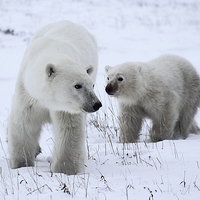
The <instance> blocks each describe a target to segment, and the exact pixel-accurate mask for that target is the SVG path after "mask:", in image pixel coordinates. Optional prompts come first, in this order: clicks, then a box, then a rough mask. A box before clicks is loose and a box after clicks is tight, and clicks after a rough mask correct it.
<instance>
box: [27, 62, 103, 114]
mask: <svg viewBox="0 0 200 200" xmlns="http://www.w3.org/2000/svg"><path fill="white" fill-rule="evenodd" d="M37 65H38V64H37V63H36V66H35V67H30V68H28V69H26V75H25V76H24V77H25V81H24V82H25V88H26V89H27V91H28V92H29V94H30V95H31V97H33V98H34V99H37V100H38V102H39V104H42V105H43V106H44V107H46V108H47V109H50V110H54V111H67V112H69V113H79V112H81V111H83V112H87V113H90V112H95V111H97V110H98V109H99V108H100V107H101V106H102V104H101V102H100V101H99V99H98V98H97V96H96V95H95V93H94V82H93V80H92V79H91V77H90V75H91V74H92V72H93V67H92V66H88V67H83V66H81V67H80V66H79V65H77V64H75V63H73V62H70V61H66V60H64V61H63V62H62V61H59V64H57V63H55V62H54V63H53V62H51V63H47V64H45V63H40V65H42V67H39V68H37V67H38V66H37Z"/></svg>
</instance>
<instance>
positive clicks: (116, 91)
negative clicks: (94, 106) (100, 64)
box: [105, 63, 142, 101]
mask: <svg viewBox="0 0 200 200" xmlns="http://www.w3.org/2000/svg"><path fill="white" fill-rule="evenodd" d="M141 70H142V67H141V66H140V65H138V64H136V63H123V64H120V65H117V66H115V67H110V66H106V67H105V71H106V75H107V85H106V88H105V91H106V92H107V93H108V95H110V96H112V97H117V98H118V99H119V100H123V101H130V100H132V101H133V100H134V98H137V97H138V93H139V90H140V86H141V79H142V77H141Z"/></svg>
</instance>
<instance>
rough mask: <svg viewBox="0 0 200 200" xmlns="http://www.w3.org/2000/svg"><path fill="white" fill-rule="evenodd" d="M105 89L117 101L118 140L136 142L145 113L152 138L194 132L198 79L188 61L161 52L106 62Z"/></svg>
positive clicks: (198, 94)
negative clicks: (117, 62)
mask: <svg viewBox="0 0 200 200" xmlns="http://www.w3.org/2000/svg"><path fill="white" fill-rule="evenodd" d="M105 71H106V74H107V86H106V88H105V90H106V92H107V93H108V94H109V95H110V96H113V97H116V98H117V100H118V104H119V115H120V116H119V128H120V141H121V142H123V143H126V142H127V143H129V142H130V143H131V142H136V141H137V140H138V138H139V133H140V130H141V126H142V122H143V119H144V118H145V117H148V118H150V119H151V120H152V122H153V126H152V129H151V130H150V139H151V140H152V141H153V142H157V141H161V140H165V139H174V138H177V137H178V136H181V137H182V138H187V136H188V134H189V133H190V132H193V133H197V131H198V127H197V125H196V123H195V121H194V116H195V114H196V112H197V109H198V107H199V104H200V79H199V76H198V74H197V72H196V71H195V69H194V68H193V66H192V65H191V64H190V62H189V61H187V60H185V59H184V58H182V57H179V56H175V55H164V56H161V57H159V58H156V59H154V60H151V61H150V62H147V63H142V62H135V63H131V62H129V63H128V62H127V63H123V64H120V65H117V66H115V67H110V66H106V67H105Z"/></svg>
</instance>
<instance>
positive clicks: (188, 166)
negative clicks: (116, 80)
mask: <svg viewBox="0 0 200 200" xmlns="http://www.w3.org/2000/svg"><path fill="white" fill-rule="evenodd" d="M65 19H68V20H71V21H73V22H76V23H79V24H81V25H83V26H84V27H85V28H87V29H88V30H89V31H90V32H91V33H92V34H93V35H94V36H95V37H96V39H97V42H98V46H99V71H98V79H97V83H96V88H95V90H96V92H97V95H98V96H99V98H100V99H101V101H102V103H103V108H101V109H100V111H98V112H97V113H94V114H90V115H88V122H87V128H86V131H87V138H86V148H87V157H88V159H87V161H86V164H85V165H86V167H85V173H83V174H79V175H76V176H67V175H64V174H52V173H51V172H50V164H49V163H48V161H47V158H48V157H49V156H51V151H52V147H53V133H52V130H51V126H45V127H44V129H43V132H42V136H41V141H40V144H41V147H42V154H40V155H39V156H38V157H37V160H36V162H35V167H30V168H20V169H16V170H11V169H10V168H9V167H8V158H9V155H8V151H7V142H6V127H7V119H8V115H9V112H10V107H11V102H12V95H13V93H14V87H15V81H16V77H17V74H18V70H19V67H20V63H21V60H22V56H23V53H24V51H25V48H26V46H27V44H28V42H29V41H30V38H31V37H32V35H33V34H34V32H35V31H36V30H37V29H39V28H41V27H43V26H44V25H46V24H49V23H51V22H56V21H59V20H65ZM165 53H170V54H177V55H180V56H183V57H185V58H187V59H188V60H190V61H191V63H193V65H194V66H195V68H196V69H197V70H198V72H199V73H200V0H190V1H188V0H101V1H92V0H55V1H54V0H18V1H14V0H1V1H0V72H1V73H0V200H1V199H2V200H3V199H6V200H13V199H14V200H15V199H16V200H24V199H33V200H35V199H42V200H43V199H45V200H46V199H47V200H55V199H58V198H60V199H71V198H73V199H94V200H103V199H108V200H113V199H115V200H122V199H126V200H161V199H162V200H169V199H170V200H198V199H200V135H190V136H189V137H188V138H187V139H186V140H175V141H162V142H158V143H151V142H149V141H148V130H149V125H150V123H149V122H148V121H147V122H146V123H145V124H144V128H143V130H142V132H141V140H140V142H138V143H136V144H128V145H124V146H123V145H122V144H120V143H118V137H117V134H118V129H117V120H116V119H117V106H116V102H115V100H114V99H110V98H108V97H107V94H106V93H105V92H104V87H105V73H104V66H105V65H112V66H113V65H116V64H119V63H122V62H125V61H148V60H150V59H152V58H155V57H157V56H159V55H162V54H165ZM196 119H197V122H198V124H199V125H200V113H198V114H197V117H196Z"/></svg>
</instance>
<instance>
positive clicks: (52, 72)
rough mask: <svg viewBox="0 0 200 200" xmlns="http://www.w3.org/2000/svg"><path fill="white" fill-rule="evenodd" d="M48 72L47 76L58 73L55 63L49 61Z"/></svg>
mask: <svg viewBox="0 0 200 200" xmlns="http://www.w3.org/2000/svg"><path fill="white" fill-rule="evenodd" d="M46 73H47V76H48V77H51V76H53V75H55V73H56V68H55V66H54V65H53V64H51V63H49V64H48V65H47V66H46Z"/></svg>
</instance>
